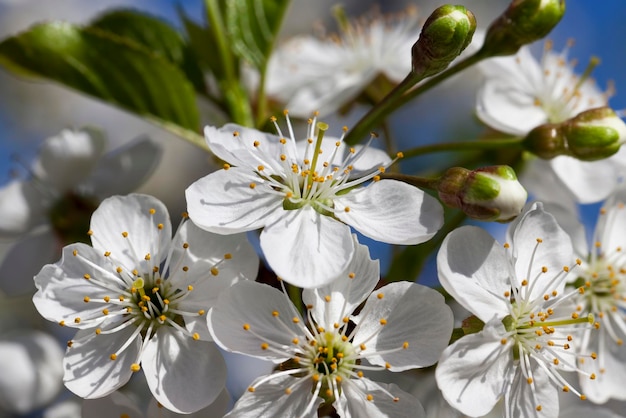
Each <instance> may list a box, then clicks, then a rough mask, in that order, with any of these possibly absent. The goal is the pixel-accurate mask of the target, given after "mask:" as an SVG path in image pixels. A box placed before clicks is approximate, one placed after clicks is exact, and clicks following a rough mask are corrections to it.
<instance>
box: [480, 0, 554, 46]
mask: <svg viewBox="0 0 626 418" xmlns="http://www.w3.org/2000/svg"><path fill="white" fill-rule="evenodd" d="M564 14H565V1H564V0H513V1H512V2H511V4H509V7H508V8H507V9H506V10H505V11H504V13H502V14H501V15H500V16H499V17H498V18H496V20H494V21H493V22H492V23H491V25H490V26H489V28H488V29H487V34H486V35H485V42H484V44H483V47H482V49H481V50H480V51H479V54H481V55H484V56H487V57H489V56H498V55H511V54H515V53H516V52H517V51H518V50H519V49H520V48H521V47H522V46H523V45H526V44H530V43H532V42H535V41H537V40H539V39H541V38H543V37H545V36H546V35H547V34H548V33H550V31H551V30H552V29H553V28H554V27H555V26H556V24H557V23H559V21H560V20H561V18H562V17H563V15H564Z"/></svg>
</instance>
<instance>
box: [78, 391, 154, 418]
mask: <svg viewBox="0 0 626 418" xmlns="http://www.w3.org/2000/svg"><path fill="white" fill-rule="evenodd" d="M82 416H83V417H89V418H110V417H111V416H114V417H118V416H119V417H123V416H128V417H142V416H143V414H142V413H141V411H140V410H139V406H138V405H137V402H135V401H133V400H132V399H131V398H129V397H128V396H126V395H125V394H124V393H122V392H113V393H112V394H110V395H108V396H105V397H104V398H99V399H87V400H85V401H84V402H83V409H82Z"/></svg>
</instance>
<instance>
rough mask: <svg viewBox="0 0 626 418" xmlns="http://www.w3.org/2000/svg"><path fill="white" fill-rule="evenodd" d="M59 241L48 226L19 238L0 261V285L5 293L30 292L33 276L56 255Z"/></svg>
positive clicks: (57, 255) (31, 292)
mask: <svg viewBox="0 0 626 418" xmlns="http://www.w3.org/2000/svg"><path fill="white" fill-rule="evenodd" d="M60 246H61V243H60V242H59V239H58V238H57V237H56V235H55V234H54V233H53V232H52V230H50V229H49V228H45V229H43V230H41V231H37V232H36V233H31V234H28V235H26V236H24V237H23V238H21V239H19V240H18V241H17V242H15V244H14V245H13V246H12V247H11V248H9V250H8V251H7V252H6V254H5V256H4V259H3V260H2V264H1V265H0V289H1V290H2V291H3V292H4V293H5V294H6V295H8V296H17V295H25V294H31V295H32V294H34V293H35V285H34V283H33V277H35V275H36V274H37V273H39V271H40V270H41V267H42V266H44V265H46V264H49V263H53V262H54V261H55V260H57V259H58V258H59V249H60Z"/></svg>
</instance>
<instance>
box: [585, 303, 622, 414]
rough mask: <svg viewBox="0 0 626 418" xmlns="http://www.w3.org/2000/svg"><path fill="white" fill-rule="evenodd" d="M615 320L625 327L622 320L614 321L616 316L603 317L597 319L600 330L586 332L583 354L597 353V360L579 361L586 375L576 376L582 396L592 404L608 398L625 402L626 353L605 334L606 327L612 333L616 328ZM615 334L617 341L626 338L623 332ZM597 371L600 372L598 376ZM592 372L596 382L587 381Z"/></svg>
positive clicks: (606, 315) (607, 315)
mask: <svg viewBox="0 0 626 418" xmlns="http://www.w3.org/2000/svg"><path fill="white" fill-rule="evenodd" d="M617 315H619V314H617ZM616 320H617V321H620V322H622V326H624V320H623V319H621V318H620V319H617V318H615V314H605V315H604V317H603V318H598V317H597V316H596V321H598V322H599V323H600V329H599V330H595V329H593V330H587V331H586V333H587V334H588V335H586V338H585V340H586V341H588V343H587V344H585V345H584V346H583V347H582V349H583V350H582V351H583V352H584V353H591V352H595V353H598V359H597V360H595V361H592V360H589V358H586V359H585V361H584V362H582V361H581V362H579V363H578V366H579V367H580V369H581V370H583V371H585V372H586V373H587V375H585V374H582V373H580V374H579V376H578V377H579V379H580V387H581V391H582V393H584V394H585V395H586V396H587V398H588V399H589V400H590V401H591V402H595V403H605V402H607V401H608V400H609V399H611V398H614V399H619V400H622V401H624V400H626V393H624V391H623V390H622V389H621V388H623V387H624V386H625V385H626V350H625V349H624V346H623V345H619V344H617V342H615V340H614V339H613V338H612V337H611V336H610V335H609V333H608V332H607V328H608V327H609V326H610V327H611V328H612V329H613V330H616V329H619V326H618V325H617V324H616ZM607 322H610V324H607ZM618 335H619V338H622V339H624V338H626V336H625V335H624V333H623V332H619V331H618ZM600 369H602V370H603V372H600V373H599V370H600ZM591 373H594V374H595V375H596V379H594V380H591V379H590V378H589V376H588V374H591Z"/></svg>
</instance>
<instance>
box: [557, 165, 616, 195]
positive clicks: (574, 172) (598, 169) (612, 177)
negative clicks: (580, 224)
mask: <svg viewBox="0 0 626 418" xmlns="http://www.w3.org/2000/svg"><path fill="white" fill-rule="evenodd" d="M550 165H551V166H552V169H553V170H554V173H555V174H556V176H557V177H558V178H559V180H560V181H561V182H562V183H563V184H564V185H565V186H566V187H567V189H568V190H569V191H570V192H571V193H572V194H573V195H574V196H576V200H577V202H578V203H583V204H585V203H594V202H598V201H600V200H602V199H605V198H606V197H607V196H608V195H609V194H610V193H611V192H612V191H613V189H614V188H615V187H616V186H617V182H618V178H619V172H618V169H617V167H616V166H615V165H614V164H611V162H610V161H608V160H600V161H580V160H578V159H576V158H573V157H568V156H560V157H556V158H553V159H552V160H550Z"/></svg>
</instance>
